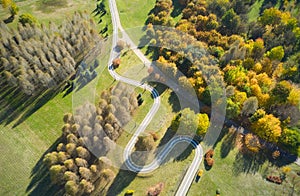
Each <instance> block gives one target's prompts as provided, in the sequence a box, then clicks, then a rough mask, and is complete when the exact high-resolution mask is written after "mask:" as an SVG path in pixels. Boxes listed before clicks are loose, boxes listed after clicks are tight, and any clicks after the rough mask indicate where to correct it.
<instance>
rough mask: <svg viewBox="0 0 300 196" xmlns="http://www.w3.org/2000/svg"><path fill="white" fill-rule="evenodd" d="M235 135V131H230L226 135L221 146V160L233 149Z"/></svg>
mask: <svg viewBox="0 0 300 196" xmlns="http://www.w3.org/2000/svg"><path fill="white" fill-rule="evenodd" d="M237 135H238V132H237V131H230V132H228V134H226V136H225V138H224V141H223V142H222V145H221V155H220V156H221V158H226V157H227V155H228V154H229V153H230V151H231V150H233V149H234V148H235V140H236V137H237Z"/></svg>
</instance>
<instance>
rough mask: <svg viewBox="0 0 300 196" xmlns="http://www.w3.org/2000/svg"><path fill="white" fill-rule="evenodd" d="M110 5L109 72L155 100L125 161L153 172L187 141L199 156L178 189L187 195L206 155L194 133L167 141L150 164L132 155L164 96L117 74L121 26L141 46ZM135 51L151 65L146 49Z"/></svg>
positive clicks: (132, 167) (141, 170)
mask: <svg viewBox="0 0 300 196" xmlns="http://www.w3.org/2000/svg"><path fill="white" fill-rule="evenodd" d="M109 8H110V12H111V18H112V24H113V37H112V50H111V53H110V60H109V63H108V70H109V73H110V74H111V76H112V77H113V78H115V79H116V80H118V81H121V82H124V83H127V84H130V85H133V86H136V87H140V88H143V89H145V90H147V91H149V92H150V93H151V94H152V95H153V100H154V103H153V105H152V107H151V109H150V111H149V112H148V113H147V115H146V117H145V118H144V120H143V121H142V123H141V124H140V125H139V127H138V128H137V130H136V131H135V133H134V134H133V136H132V138H131V139H130V141H129V142H128V144H127V146H126V148H125V150H124V154H123V159H124V161H125V164H126V166H127V168H128V169H129V170H131V171H133V172H137V173H149V172H152V171H154V170H155V169H157V168H158V167H159V166H160V165H161V164H162V162H163V160H164V159H165V158H166V157H167V155H168V154H169V153H170V151H171V150H172V149H173V148H174V147H175V146H176V145H177V144H179V143H181V142H187V143H189V144H191V145H192V146H193V147H194V148H195V157H194V159H193V161H192V164H191V165H190V167H189V168H188V170H187V172H186V173H185V175H184V177H183V179H182V181H181V183H180V185H179V188H178V190H177V192H176V195H178V196H182V195H186V194H187V192H188V190H189V187H190V185H191V184H192V182H193V180H194V177H195V175H196V173H197V171H198V168H199V166H200V163H201V161H202V157H203V149H202V147H201V145H200V144H198V143H197V142H196V141H194V140H193V139H192V138H191V137H188V136H176V137H173V138H172V139H171V140H170V141H169V142H168V143H167V144H166V145H165V148H164V149H163V150H161V151H160V152H159V153H158V155H157V156H156V158H155V159H154V161H153V162H152V163H150V164H148V165H143V166H140V165H137V164H135V163H134V162H133V161H132V159H131V153H132V152H133V148H134V146H135V143H136V142H137V139H138V136H139V135H140V134H141V133H143V132H144V131H145V129H146V127H147V126H148V125H149V123H150V122H151V120H152V119H153V117H154V115H155V114H156V112H157V110H158V109H159V107H160V96H159V94H158V92H157V91H156V90H155V89H154V88H153V87H151V86H150V85H147V84H143V83H141V82H139V81H135V80H132V79H130V78H125V77H123V76H121V75H119V74H117V73H116V72H115V71H114V69H113V67H112V61H113V60H114V59H115V58H117V57H119V56H120V52H118V51H117V50H115V48H116V46H117V41H118V39H119V36H118V33H119V30H120V31H121V32H122V36H123V39H124V40H126V42H127V43H128V44H130V46H131V47H133V48H137V47H136V45H135V44H134V42H133V41H132V40H131V39H130V37H129V36H128V35H127V33H126V32H125V31H124V29H123V28H122V25H121V22H120V17H119V13H118V9H117V5H116V1H115V0H109ZM133 51H134V52H135V54H136V55H137V56H138V57H139V58H140V59H141V60H142V62H144V63H145V64H146V65H147V66H150V64H151V62H150V61H149V60H148V59H147V57H145V56H144V55H143V53H142V52H141V51H140V50H138V49H135V50H133Z"/></svg>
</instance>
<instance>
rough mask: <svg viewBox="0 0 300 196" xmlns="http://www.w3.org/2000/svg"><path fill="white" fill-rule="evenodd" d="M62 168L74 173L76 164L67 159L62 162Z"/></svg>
mask: <svg viewBox="0 0 300 196" xmlns="http://www.w3.org/2000/svg"><path fill="white" fill-rule="evenodd" d="M64 166H65V167H66V168H67V169H68V170H70V171H76V170H77V166H76V164H75V163H74V160H73V159H68V160H66V161H65V162H64Z"/></svg>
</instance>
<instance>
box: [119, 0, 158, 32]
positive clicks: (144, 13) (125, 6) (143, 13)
mask: <svg viewBox="0 0 300 196" xmlns="http://www.w3.org/2000/svg"><path fill="white" fill-rule="evenodd" d="M154 5H155V0H144V1H141V0H132V1H125V0H117V6H118V10H119V14H120V19H121V23H122V26H123V27H124V28H125V29H126V28H133V27H140V26H144V25H145V21H146V19H147V17H148V14H149V12H150V11H151V9H152V8H153V7H154Z"/></svg>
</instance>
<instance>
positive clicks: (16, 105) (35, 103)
mask: <svg viewBox="0 0 300 196" xmlns="http://www.w3.org/2000/svg"><path fill="white" fill-rule="evenodd" d="M59 91H60V86H58V87H56V88H55V89H49V90H46V91H42V92H41V93H38V94H36V95H32V96H28V95H25V94H24V93H22V92H21V91H20V90H19V89H17V88H9V87H3V88H2V89H1V91H0V99H1V102H0V108H1V109H0V124H5V125H8V124H10V123H11V122H13V121H14V120H16V119H18V118H19V120H18V121H17V122H16V123H15V124H14V127H16V126H18V125H19V124H21V123H22V122H23V121H24V120H26V119H27V118H28V117H29V116H30V115H31V114H33V113H34V112H35V111H37V110H38V109H39V108H41V107H42V106H43V105H44V104H46V103H47V102H48V101H49V100H51V99H52V98H53V97H55V96H56V95H57V94H58V93H59Z"/></svg>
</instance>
